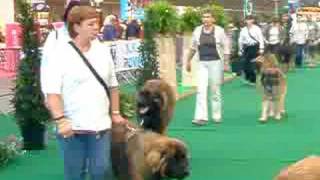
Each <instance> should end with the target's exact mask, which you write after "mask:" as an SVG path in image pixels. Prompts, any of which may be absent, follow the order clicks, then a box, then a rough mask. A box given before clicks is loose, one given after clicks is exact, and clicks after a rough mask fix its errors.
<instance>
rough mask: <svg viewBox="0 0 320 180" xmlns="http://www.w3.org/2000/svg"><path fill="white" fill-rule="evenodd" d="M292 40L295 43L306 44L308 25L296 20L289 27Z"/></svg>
mask: <svg viewBox="0 0 320 180" xmlns="http://www.w3.org/2000/svg"><path fill="white" fill-rule="evenodd" d="M290 33H291V34H292V36H293V37H292V39H293V42H294V43H296V44H306V42H307V39H308V26H307V24H306V23H304V22H297V23H296V24H294V25H293V26H292V27H291V30H290Z"/></svg>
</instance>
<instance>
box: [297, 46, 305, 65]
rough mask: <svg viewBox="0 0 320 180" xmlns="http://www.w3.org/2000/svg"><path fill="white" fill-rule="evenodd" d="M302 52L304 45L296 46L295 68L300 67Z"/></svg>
mask: <svg viewBox="0 0 320 180" xmlns="http://www.w3.org/2000/svg"><path fill="white" fill-rule="evenodd" d="M304 51H305V44H297V45H296V66H297V67H302V64H303V56H304Z"/></svg>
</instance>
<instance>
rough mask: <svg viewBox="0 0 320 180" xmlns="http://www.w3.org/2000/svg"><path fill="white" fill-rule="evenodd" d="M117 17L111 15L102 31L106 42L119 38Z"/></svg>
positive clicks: (106, 19)
mask: <svg viewBox="0 0 320 180" xmlns="http://www.w3.org/2000/svg"><path fill="white" fill-rule="evenodd" d="M115 21H116V19H115V16H113V15H109V16H107V17H106V18H105V21H104V23H103V24H104V26H103V30H102V34H103V40H104V41H114V40H116V38H117V31H116V27H115Z"/></svg>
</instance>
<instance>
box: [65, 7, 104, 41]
mask: <svg viewBox="0 0 320 180" xmlns="http://www.w3.org/2000/svg"><path fill="white" fill-rule="evenodd" d="M97 17H98V14H97V11H96V9H95V8H93V7H91V6H76V7H74V8H72V9H71V11H70V13H69V15H68V32H69V35H70V37H71V38H74V37H76V36H77V35H78V34H77V32H75V30H74V25H75V24H78V25H80V24H81V22H82V21H84V20H87V19H92V18H97Z"/></svg>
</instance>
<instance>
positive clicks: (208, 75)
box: [186, 10, 230, 125]
mask: <svg viewBox="0 0 320 180" xmlns="http://www.w3.org/2000/svg"><path fill="white" fill-rule="evenodd" d="M215 22H216V21H215V18H214V15H213V13H212V11H211V10H204V11H203V13H202V25H201V26H198V27H196V29H195V30H194V31H193V35H192V36H193V37H192V47H191V49H190V51H189V54H188V57H187V66H186V67H187V71H190V70H191V60H192V58H193V56H194V54H195V53H196V52H197V51H198V54H199V68H198V90H197V100H196V110H195V116H194V120H193V121H192V123H193V124H196V125H204V124H206V123H207V122H208V104H207V94H208V93H207V91H208V86H209V87H210V90H211V99H210V101H211V103H212V118H213V120H214V121H215V122H217V123H219V122H221V119H222V105H221V104H222V103H221V89H220V86H221V84H222V81H223V61H224V60H226V61H227V60H228V59H229V56H230V48H229V47H228V46H227V42H226V41H225V39H226V35H225V32H224V29H223V28H222V27H220V26H217V25H216V24H215Z"/></svg>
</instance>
